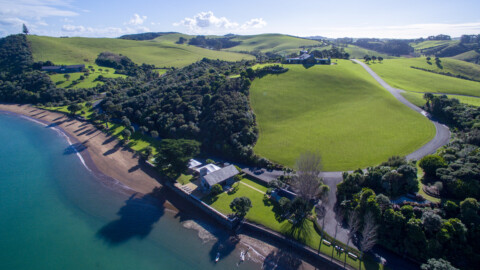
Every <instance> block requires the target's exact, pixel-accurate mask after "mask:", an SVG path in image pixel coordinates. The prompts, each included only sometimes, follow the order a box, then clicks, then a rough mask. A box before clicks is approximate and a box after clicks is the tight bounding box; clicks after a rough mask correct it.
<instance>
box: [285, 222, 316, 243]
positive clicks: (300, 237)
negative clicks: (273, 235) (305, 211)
mask: <svg viewBox="0 0 480 270" xmlns="http://www.w3.org/2000/svg"><path fill="white" fill-rule="evenodd" d="M281 230H282V233H283V234H285V235H286V236H288V237H290V238H292V239H295V240H297V241H299V242H301V243H302V244H305V243H306V241H307V239H308V238H310V236H311V232H310V228H309V226H308V220H307V219H306V218H305V219H302V220H299V221H298V222H296V223H295V224H293V223H290V222H285V224H283V225H282V228H281Z"/></svg>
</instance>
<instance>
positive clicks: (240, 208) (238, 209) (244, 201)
mask: <svg viewBox="0 0 480 270" xmlns="http://www.w3.org/2000/svg"><path fill="white" fill-rule="evenodd" d="M250 208H252V201H250V199H249V198H247V197H237V198H235V199H233V201H232V202H231V203H230V209H232V211H233V212H234V213H235V214H236V215H237V216H239V217H241V218H243V217H245V215H247V213H248V210H250Z"/></svg>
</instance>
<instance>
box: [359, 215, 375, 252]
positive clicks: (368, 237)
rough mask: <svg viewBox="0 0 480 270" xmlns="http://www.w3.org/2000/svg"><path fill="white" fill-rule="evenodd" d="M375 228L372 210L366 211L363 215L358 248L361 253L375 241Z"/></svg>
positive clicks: (370, 247) (367, 249)
mask: <svg viewBox="0 0 480 270" xmlns="http://www.w3.org/2000/svg"><path fill="white" fill-rule="evenodd" d="M377 229H378V225H377V224H376V222H375V216H374V215H373V214H372V212H367V213H366V214H365V216H364V217H363V229H362V239H361V240H360V250H361V251H362V253H363V255H365V253H366V252H368V251H369V250H370V249H372V248H373V246H375V244H376V243H377Z"/></svg>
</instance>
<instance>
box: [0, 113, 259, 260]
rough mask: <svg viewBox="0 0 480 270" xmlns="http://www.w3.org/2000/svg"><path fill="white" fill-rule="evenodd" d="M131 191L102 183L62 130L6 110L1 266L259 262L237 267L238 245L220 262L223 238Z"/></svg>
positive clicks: (0, 164)
mask: <svg viewBox="0 0 480 270" xmlns="http://www.w3.org/2000/svg"><path fill="white" fill-rule="evenodd" d="M130 195H131V194H128V193H127V192H121V190H120V189H119V190H112V188H111V187H110V188H108V187H106V186H104V185H103V184H102V183H101V182H99V181H98V180H97V179H96V178H95V177H94V176H93V174H92V173H91V172H90V171H89V170H88V169H86V168H85V167H84V166H83V165H82V163H81V161H80V159H79V158H78V156H77V155H76V154H75V153H74V152H72V151H70V148H69V144H68V142H67V141H66V139H65V138H64V137H63V136H62V135H61V134H60V133H58V132H57V131H55V130H53V129H52V128H47V127H45V126H42V125H40V124H38V123H34V122H31V121H29V120H26V119H23V118H21V117H18V116H13V115H7V114H2V113H0V269H237V268H238V269H259V268H260V265H258V264H254V263H253V262H245V263H243V264H240V265H239V266H238V265H237V263H238V258H239V253H240V249H239V248H237V249H233V250H227V251H225V252H224V253H225V254H224V255H222V257H223V258H222V260H221V261H220V262H219V263H218V264H215V263H214V262H213V257H214V256H215V254H216V252H217V248H218V246H220V245H221V244H223V243H224V242H223V241H224V240H215V239H214V240H211V241H208V242H205V241H204V240H201V239H200V238H199V237H198V232H197V231H196V230H192V229H186V228H184V226H183V225H182V224H183V223H182V221H183V220H184V219H185V217H183V218H180V217H178V216H176V215H175V214H174V213H171V212H169V211H166V210H165V209H163V208H162V207H161V205H157V203H155V202H147V201H145V200H143V199H141V198H136V197H135V198H134V197H131V196H130ZM181 220H182V221H181ZM205 227H207V228H209V231H210V232H211V233H213V235H214V236H216V237H217V239H226V237H227V236H226V234H225V232H223V231H219V230H213V229H211V228H212V227H211V225H210V227H209V225H208V224H206V226H205ZM227 249H228V248H227Z"/></svg>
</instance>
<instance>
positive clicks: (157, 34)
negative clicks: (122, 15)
mask: <svg viewBox="0 0 480 270" xmlns="http://www.w3.org/2000/svg"><path fill="white" fill-rule="evenodd" d="M168 34H176V32H148V33H140V34H130V35H123V36H121V37H119V38H120V39H129V40H152V39H156V38H157V37H161V36H164V35H168Z"/></svg>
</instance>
